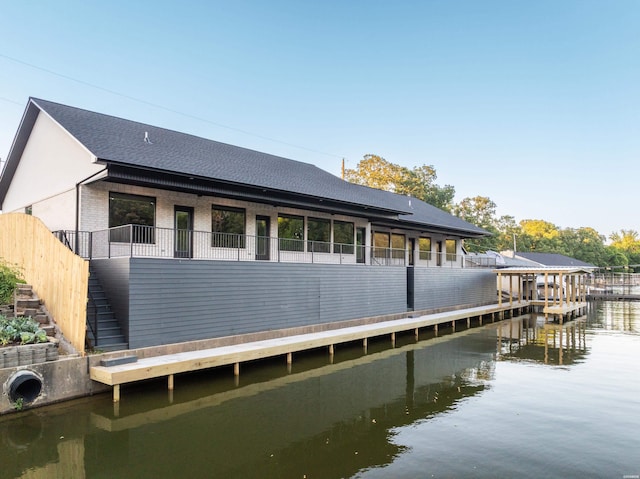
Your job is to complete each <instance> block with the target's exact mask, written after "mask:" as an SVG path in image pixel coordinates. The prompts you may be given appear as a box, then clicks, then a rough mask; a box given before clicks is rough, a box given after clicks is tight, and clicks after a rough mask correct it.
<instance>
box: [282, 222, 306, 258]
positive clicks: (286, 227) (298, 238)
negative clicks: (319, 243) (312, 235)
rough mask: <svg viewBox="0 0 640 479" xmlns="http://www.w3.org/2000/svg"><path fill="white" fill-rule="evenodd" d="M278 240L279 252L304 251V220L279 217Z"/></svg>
mask: <svg viewBox="0 0 640 479" xmlns="http://www.w3.org/2000/svg"><path fill="white" fill-rule="evenodd" d="M278 238H279V240H278V244H279V246H280V251H304V218H303V217H302V216H293V215H279V216H278Z"/></svg>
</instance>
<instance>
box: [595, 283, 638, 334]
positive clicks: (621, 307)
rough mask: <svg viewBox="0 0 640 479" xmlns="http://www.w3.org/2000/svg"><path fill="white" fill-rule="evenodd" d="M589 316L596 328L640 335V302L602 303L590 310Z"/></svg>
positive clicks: (596, 304)
mask: <svg viewBox="0 0 640 479" xmlns="http://www.w3.org/2000/svg"><path fill="white" fill-rule="evenodd" d="M639 293H640V292H636V294H639ZM588 316H589V323H590V324H592V325H593V326H594V327H599V328H601V329H606V330H613V331H624V332H630V333H636V334H638V333H640V302H637V301H600V302H597V303H594V305H592V307H591V308H589V313H588Z"/></svg>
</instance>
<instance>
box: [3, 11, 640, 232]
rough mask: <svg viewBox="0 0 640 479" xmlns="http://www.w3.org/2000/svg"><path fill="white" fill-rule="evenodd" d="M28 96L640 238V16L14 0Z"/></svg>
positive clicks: (10, 110)
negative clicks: (366, 168) (430, 183)
mask: <svg viewBox="0 0 640 479" xmlns="http://www.w3.org/2000/svg"><path fill="white" fill-rule="evenodd" d="M0 12H2V13H1V14H0V28H1V30H0V158H2V159H5V158H6V156H7V154H8V151H9V148H10V145H11V141H12V139H13V136H14V134H15V131H16V129H17V127H18V124H19V122H20V118H21V115H22V112H23V110H24V106H25V104H26V101H27V99H28V97H29V96H35V97H40V98H45V99H48V100H52V101H58V102H61V103H66V104H69V105H73V106H78V107H82V108H87V109H90V110H95V111H99V112H103V113H109V114H113V115H116V116H120V117H125V118H129V119H133V120H137V121H142V122H146V123H151V124H155V125H158V126H163V127H167V128H171V129H176V130H180V131H184V132H187V133H192V134H195V135H199V136H204V137H207V138H211V139H214V140H218V141H223V142H227V143H231V144H235V145H239V146H243V147H247V148H252V149H256V150H260V151H264V152H268V153H272V154H276V155H281V156H285V157H288V158H292V159H296V160H299V161H304V162H307V163H313V164H315V165H317V166H319V167H321V168H323V169H325V170H327V171H329V172H331V173H334V174H336V175H339V174H340V165H341V159H342V158H344V159H345V161H346V165H347V167H350V168H353V167H355V166H356V165H357V163H358V161H359V160H360V159H361V158H362V156H363V155H364V154H367V153H374V154H377V155H380V156H383V157H384V158H386V159H387V160H388V161H391V162H393V163H398V164H402V165H405V166H409V167H412V166H418V165H422V164H430V165H434V166H435V168H436V171H437V173H438V180H437V182H438V183H439V184H441V185H444V184H450V185H453V186H454V187H455V189H456V200H457V201H459V200H461V199H462V198H464V197H472V196H477V195H480V196H488V197H489V198H491V199H492V200H493V201H494V202H495V203H496V204H497V205H498V214H499V215H503V214H508V215H512V216H514V217H515V218H516V220H517V221H520V220H523V219H544V220H547V221H550V222H552V223H554V224H556V225H558V226H559V227H562V228H567V227H571V228H578V227H583V226H589V227H593V228H595V229H596V230H597V231H598V232H599V233H601V234H603V235H606V236H608V235H609V234H610V233H611V232H613V231H619V230H620V229H634V230H636V231H640V220H639V219H638V217H639V216H638V214H637V211H638V205H639V204H640V201H639V200H640V192H639V185H640V167H639V166H638V161H639V160H640V1H638V0H601V1H593V0H536V1H525V0H504V1H487V0H484V1H477V0H470V1H455V0H452V1H445V0H432V1H428V0H427V1H391V0H389V1H384V2H383V1H374V0H371V1H344V0H340V1H333V0H323V1H298V0H292V1H277V0H276V1H271V0H270V1H261V2H258V1H241V0H240V1H225V2H220V1H202V2H195V1H192V2H190V1H182V2H168V1H159V0H155V1H120V0H116V1H102V2H98V1H89V0H82V1H59V2H48V1H14V0H0Z"/></svg>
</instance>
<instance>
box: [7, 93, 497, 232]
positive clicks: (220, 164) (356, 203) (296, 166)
mask: <svg viewBox="0 0 640 479" xmlns="http://www.w3.org/2000/svg"><path fill="white" fill-rule="evenodd" d="M34 105H35V107H37V109H39V110H42V111H44V112H46V113H47V114H48V115H49V116H50V117H51V118H53V119H54V121H56V122H57V123H58V124H60V125H61V126H62V127H63V128H64V129H65V130H67V131H68V132H69V133H70V134H71V135H73V136H74V137H75V138H76V139H77V140H78V141H79V142H80V143H81V144H83V145H84V146H85V147H86V148H87V149H88V150H89V151H90V152H91V153H92V154H93V155H94V156H95V157H96V158H97V159H98V160H99V161H102V162H105V163H111V164H116V165H121V166H123V167H129V168H141V169H146V170H151V171H159V172H164V173H169V174H176V175H182V176H188V177H194V178H199V179H204V180H211V181H218V182H222V183H227V184H230V185H239V186H245V187H253V188H264V189H266V190H269V191H279V192H283V193H286V194H295V195H299V196H300V197H305V198H308V199H309V198H310V199H318V200H331V201H334V202H338V203H342V204H345V205H351V206H352V207H357V208H359V209H363V210H366V209H373V210H377V211H383V212H387V214H396V215H399V216H398V218H399V219H400V221H401V222H404V223H414V224H419V225H425V226H434V227H437V228H439V229H446V230H453V231H455V232H457V233H459V234H461V235H470V236H478V235H485V234H487V233H486V231H484V230H482V229H481V228H478V227H476V226H474V225H472V224H470V223H467V222H466V221H463V220H461V219H459V218H457V217H455V216H452V215H450V214H449V213H446V212H444V211H442V210H440V209H438V208H435V207H433V206H431V205H429V204H427V203H424V202H422V201H420V200H417V199H415V198H411V200H409V198H408V197H406V196H402V195H396V194H394V193H389V192H387V191H382V190H376V189H373V188H368V187H366V186H360V185H355V184H352V183H348V182H346V181H344V180H342V179H340V178H338V177H336V176H334V175H332V174H330V173H328V172H326V171H324V170H322V169H320V168H318V167H316V166H314V165H311V164H308V163H302V162H299V161H294V160H290V159H286V158H282V157H278V156H274V155H269V154H267V153H261V152H258V151H254V150H249V149H246V148H241V147H238V146H233V145H228V144H225V143H220V142H217V141H213V140H208V139H205V138H200V137H197V136H193V135H189V134H186V133H180V132H177V131H172V130H167V129H165V128H160V127H156V126H152V125H147V124H144V123H139V122H135V121H131V120H125V119H122V118H117V117H114V116H110V115H104V114H101V113H96V112H92V111H88V110H83V109H80V108H75V107H71V106H67V105H62V104H60V103H54V102H50V101H47V100H41V99H37V98H32V99H31V100H30V102H29V105H28V106H27V110H26V111H25V115H24V117H23V121H22V123H21V128H20V130H19V131H18V134H17V135H16V140H15V141H14V146H13V147H12V150H11V152H10V155H9V159H8V162H7V163H8V165H7V166H9V167H10V168H9V169H8V172H5V173H7V176H8V177H5V175H3V177H2V178H0V204H1V202H2V200H3V198H4V195H5V194H6V190H7V188H8V183H10V181H11V177H12V176H13V172H15V168H16V167H17V162H18V161H19V158H20V156H21V154H22V149H23V148H24V145H25V144H26V140H27V138H28V135H29V134H30V132H31V128H32V126H33V122H34V121H35V117H36V116H37V114H36V112H37V110H35V108H34V107H33V106H34ZM21 130H22V131H21ZM145 137H148V140H149V141H145Z"/></svg>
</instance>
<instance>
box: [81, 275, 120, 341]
mask: <svg viewBox="0 0 640 479" xmlns="http://www.w3.org/2000/svg"><path fill="white" fill-rule="evenodd" d="M87 346H88V347H89V348H90V349H96V350H100V351H118V350H122V349H128V348H129V344H128V343H127V341H126V338H125V336H124V334H123V332H122V328H121V326H120V321H118V319H117V318H116V316H115V314H114V312H113V310H112V309H111V305H110V304H109V300H108V298H107V295H106V294H105V292H104V290H103V289H102V284H101V283H100V280H99V279H98V274H97V272H96V271H95V269H94V268H93V267H92V266H91V263H89V294H88V302H87Z"/></svg>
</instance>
